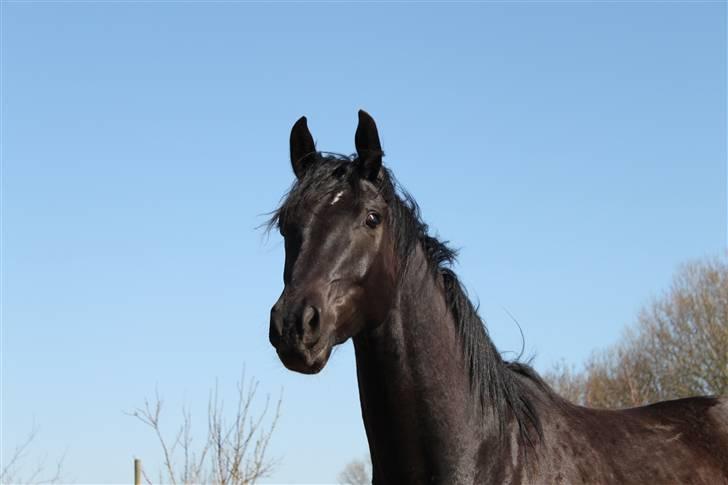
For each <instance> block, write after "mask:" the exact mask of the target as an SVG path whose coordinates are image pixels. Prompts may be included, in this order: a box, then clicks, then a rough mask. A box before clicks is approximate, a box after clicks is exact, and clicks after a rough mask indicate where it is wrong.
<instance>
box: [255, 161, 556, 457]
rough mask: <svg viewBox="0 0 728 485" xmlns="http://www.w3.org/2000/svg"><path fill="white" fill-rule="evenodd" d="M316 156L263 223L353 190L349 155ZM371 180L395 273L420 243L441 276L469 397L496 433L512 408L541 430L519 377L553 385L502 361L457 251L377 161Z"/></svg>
mask: <svg viewBox="0 0 728 485" xmlns="http://www.w3.org/2000/svg"><path fill="white" fill-rule="evenodd" d="M316 156H317V157H318V160H317V161H316V163H314V164H312V166H313V167H312V168H311V170H309V172H307V173H306V175H305V176H304V177H303V178H302V179H300V180H297V181H296V182H295V183H294V185H293V186H292V187H291V189H290V190H289V192H288V193H287V194H286V195H285V197H284V200H283V202H282V204H281V205H280V206H279V208H278V209H276V210H275V211H274V212H273V214H272V217H271V218H270V219H269V221H268V224H267V226H268V228H269V229H272V228H274V227H281V226H282V225H284V224H285V222H286V220H288V218H289V217H293V216H294V214H295V213H296V212H297V211H298V210H300V209H301V208H303V207H306V206H307V205H310V204H312V203H313V202H314V201H316V200H319V199H320V198H321V197H324V196H325V195H326V194H332V193H334V192H335V191H337V190H340V189H341V188H342V187H346V188H348V189H353V190H356V188H357V187H358V183H356V181H357V177H358V173H357V171H356V162H357V159H356V157H355V156H345V155H338V154H331V153H317V154H316ZM376 186H377V188H378V190H379V192H380V194H381V195H382V196H383V197H384V199H385V200H386V201H387V203H388V206H389V213H390V217H391V219H392V227H393V233H394V238H395V247H396V250H397V253H398V255H399V259H400V261H401V264H402V266H401V267H400V268H399V273H400V277H401V275H402V274H403V273H404V272H405V269H406V266H407V261H408V259H409V255H410V254H412V253H413V249H414V248H415V246H416V245H417V244H420V245H421V247H422V249H423V250H424V252H425V255H426V258H427V261H428V263H429V265H430V268H431V270H432V274H433V276H434V277H441V278H442V279H443V283H444V287H445V290H446V301H447V303H448V305H449V307H450V310H451V312H452V314H453V316H454V319H455V321H456V325H457V327H458V331H459V335H460V340H461V343H462V351H463V356H464V358H465V362H466V363H467V366H468V374H469V377H470V385H471V389H472V390H473V396H474V398H475V399H477V400H478V404H479V405H480V406H481V407H482V409H483V411H484V412H491V413H493V415H494V416H495V418H496V420H497V422H498V423H499V425H500V432H501V436H503V433H504V431H505V423H507V417H508V413H512V414H513V417H514V418H515V420H516V422H517V423H518V427H519V431H520V434H521V436H522V437H523V438H525V439H526V440H527V441H528V442H530V443H532V439H533V434H532V432H533V431H535V433H536V435H537V436H541V423H540V419H539V416H538V414H537V413H536V407H535V404H534V402H533V397H532V393H529V392H527V389H525V386H526V384H525V382H524V379H523V378H525V381H530V382H532V383H534V384H535V385H536V386H537V387H539V388H541V389H542V390H544V391H546V392H547V393H548V394H549V395H553V391H551V390H550V388H549V387H548V385H547V384H546V383H545V382H544V381H543V380H542V379H541V378H540V377H539V376H538V374H537V373H536V372H535V371H534V370H533V369H532V368H531V367H530V366H529V365H528V364H526V363H523V362H518V361H517V360H516V361H512V362H508V361H505V360H504V359H503V358H502V357H501V355H500V353H499V352H498V350H497V349H496V347H495V345H494V344H493V341H492V340H491V339H490V337H489V336H488V332H487V330H486V327H485V325H484V323H483V321H482V319H481V318H480V316H479V315H478V311H477V308H476V307H475V306H474V305H473V303H472V302H471V301H470V299H469V298H468V295H467V293H466V291H465V289H464V288H463V286H462V285H461V283H460V280H459V279H458V277H457V275H456V274H455V272H454V271H453V270H452V265H453V264H454V263H455V261H456V257H457V252H456V251H455V250H454V249H452V248H450V247H449V246H448V245H447V242H444V241H440V240H439V239H437V238H436V237H433V236H431V235H430V234H429V233H428V226H427V224H425V223H424V222H423V220H422V217H421V215H420V209H419V206H418V205H417V202H416V201H415V200H414V198H413V197H412V196H411V195H410V194H409V193H408V192H407V191H406V190H404V189H403V188H402V187H401V186H400V185H399V184H398V183H397V181H396V179H395V178H394V176H393V175H392V173H391V172H390V171H389V170H388V169H387V168H385V167H382V169H381V172H380V176H379V177H378V179H377V180H376Z"/></svg>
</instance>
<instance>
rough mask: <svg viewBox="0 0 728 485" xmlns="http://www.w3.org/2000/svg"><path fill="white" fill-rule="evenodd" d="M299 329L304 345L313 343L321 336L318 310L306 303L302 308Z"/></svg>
mask: <svg viewBox="0 0 728 485" xmlns="http://www.w3.org/2000/svg"><path fill="white" fill-rule="evenodd" d="M300 331H301V338H302V340H303V343H304V344H305V345H310V344H315V343H316V342H318V339H319V337H320V336H321V321H320V319H319V311H318V310H317V309H316V308H314V307H312V306H311V305H306V308H304V309H303V314H302V315H301V328H300Z"/></svg>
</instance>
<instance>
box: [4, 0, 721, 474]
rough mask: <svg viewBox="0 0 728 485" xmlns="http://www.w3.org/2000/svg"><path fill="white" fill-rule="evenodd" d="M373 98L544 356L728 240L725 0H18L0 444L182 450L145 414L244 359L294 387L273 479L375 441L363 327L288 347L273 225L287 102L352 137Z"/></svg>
mask: <svg viewBox="0 0 728 485" xmlns="http://www.w3.org/2000/svg"><path fill="white" fill-rule="evenodd" d="M359 108H364V109H366V110H367V111H369V112H370V113H371V114H372V115H373V116H374V117H375V119H376V120H377V123H378V125H379V129H380V135H381V139H382V144H383V147H384V150H385V151H386V153H387V156H386V158H385V163H387V164H388V165H389V167H391V168H392V169H393V170H394V172H395V174H396V175H397V177H398V178H399V180H400V181H401V182H402V184H403V185H404V186H405V187H406V188H407V189H408V190H409V191H410V192H412V193H413V194H414V196H415V197H416V199H417V200H418V201H419V202H420V204H421V206H422V211H423V214H424V216H425V219H426V221H427V222H429V223H430V225H431V227H432V228H433V229H434V230H436V232H437V233H439V234H440V235H441V236H442V237H443V238H445V239H448V240H450V241H451V242H452V243H453V245H454V246H456V247H458V248H460V249H461V256H460V261H459V264H458V266H457V268H456V269H457V271H458V273H459V274H460V275H461V277H462V279H463V281H464V282H465V284H466V285H467V287H468V289H469V291H470V293H471V295H472V296H473V297H474V298H476V299H477V300H478V301H479V302H480V304H481V314H482V315H483V317H484V318H485V319H486V321H487V322H488V327H489V329H490V333H491V335H492V337H493V339H494V340H495V342H496V345H497V346H498V347H499V349H501V350H502V351H515V352H517V351H519V350H520V347H521V338H520V334H519V331H518V328H517V327H516V325H515V324H514V323H513V321H512V320H511V318H510V317H509V316H508V313H509V312H510V313H511V314H513V315H514V316H515V317H516V318H517V319H518V321H519V322H520V325H521V327H522V329H523V333H524V335H525V347H526V355H527V356H534V357H535V360H534V364H535V366H536V368H537V369H539V370H546V369H548V368H550V367H551V366H552V365H553V364H554V363H556V362H559V361H560V360H562V359H563V360H564V361H566V362H567V363H572V364H575V365H579V363H581V362H582V361H583V360H584V359H585V358H586V357H587V356H588V355H589V354H590V352H592V350H594V349H598V348H602V347H604V346H605V345H608V344H610V343H612V342H614V341H616V339H618V338H619V336H620V333H621V332H622V329H623V328H624V326H625V325H627V324H629V323H630V322H632V321H633V319H634V316H635V314H636V312H637V311H638V309H639V308H640V306H641V305H643V304H645V303H646V302H648V301H649V299H650V298H651V297H653V296H655V295H658V294H659V293H660V292H661V291H662V290H663V289H665V288H666V287H667V285H668V284H669V281H670V278H671V274H672V273H673V271H674V270H675V268H676V266H677V265H678V264H679V263H681V262H684V261H686V260H690V259H694V258H700V257H703V256H707V255H714V254H716V253H718V252H720V251H723V250H724V249H725V247H726V7H725V4H724V3H722V2H714V3H698V2H685V3H680V2H678V3H636V2H635V3H632V2H614V3H604V2H602V3H584V2H569V3H566V2H564V3H536V2H527V3H503V2H499V3H485V2H483V3H458V4H452V3H448V4H445V3H442V4H438V3H427V4H424V3H420V4H411V3H409V4H408V3H401V2H399V3H395V4H384V3H341V4H332V3H314V2H307V3H296V4H293V3H276V4H262V3H242V2H226V3H203V2H192V3H182V2H164V3H162V2H153V3H141V2H115V3H110V2H109V3H107V2H75V3H69V2H35V3H24V2H14V3H6V2H3V4H2V159H3V168H2V175H3V180H2V201H3V209H2V226H3V227H2V229H3V234H2V243H3V262H2V263H3V268H2V284H3V287H2V298H3V306H2V318H3V329H2V335H3V342H2V364H3V368H2V384H3V389H2V391H3V394H2V444H3V447H4V448H5V449H4V450H3V454H4V456H7V452H8V450H7V448H8V447H10V446H12V445H13V444H14V443H17V442H18V441H19V440H20V438H21V437H22V436H23V434H24V433H25V432H27V430H28V429H29V428H30V426H31V424H32V422H33V421H35V422H36V423H37V424H38V425H39V426H40V435H39V441H38V443H37V447H36V448H35V453H36V454H34V455H33V456H31V457H30V458H31V461H32V460H34V459H35V457H36V456H39V455H40V454H42V453H47V454H48V456H49V457H50V458H53V457H55V456H58V455H60V454H61V453H63V451H64V450H67V455H66V461H65V469H66V477H67V478H69V479H71V480H74V481H76V482H109V483H110V482H124V481H126V482H128V481H129V480H130V479H131V472H132V458H133V456H138V457H141V458H142V459H143V460H144V463H145V464H146V466H147V467H148V468H152V469H155V468H156V466H157V464H158V463H159V461H158V460H159V457H160V453H159V450H158V448H157V446H156V443H155V441H154V436H153V435H152V433H151V432H150V431H149V430H147V429H146V428H144V427H143V425H142V424H140V423H138V422H136V421H135V420H134V419H133V418H130V417H128V416H126V415H125V414H124V411H127V410H131V409H133V408H134V407H136V406H140V405H141V404H143V401H144V397H145V396H153V394H154V389H155V386H156V387H157V388H158V389H159V392H160V394H161V395H162V396H163V397H164V399H165V405H166V408H165V414H164V418H165V419H167V424H168V425H173V424H177V423H179V421H180V407H181V406H182V405H183V404H186V405H188V406H190V407H191V408H192V412H193V419H197V421H195V422H196V423H198V424H197V429H202V428H204V427H205V426H206V423H205V419H206V418H205V412H206V408H205V404H206V400H207V393H208V390H209V389H210V387H212V386H213V385H214V383H215V380H216V379H217V380H218V382H219V385H220V389H221V394H223V395H224V396H226V397H227V399H228V400H230V399H231V397H232V395H233V393H234V387H235V382H236V379H237V378H238V376H239V374H240V372H241V369H242V368H243V366H244V365H245V366H247V371H248V373H249V374H254V375H255V376H257V377H258V378H259V379H260V381H261V392H262V393H266V392H269V393H272V394H276V393H278V392H279V391H280V390H281V389H284V393H285V396H284V406H283V418H282V420H281V422H280V427H279V429H278V432H277V433H276V435H275V437H274V440H273V443H272V448H271V456H273V457H276V458H279V459H280V466H279V467H278V469H277V470H276V472H275V474H274V475H273V476H272V477H271V478H270V482H272V483H282V482H296V483H311V482H333V481H334V480H335V478H336V475H337V473H338V471H339V470H340V469H341V468H342V467H343V466H344V464H345V463H347V462H348V461H349V460H351V459H352V458H359V457H362V456H363V455H364V454H365V453H366V440H365V437H364V432H363V427H362V424H361V417H360V412H359V402H358V395H357V387H356V377H355V367H354V358H353V350H352V346H351V344H350V343H347V344H345V345H343V346H342V347H341V348H340V349H339V350H338V352H337V353H336V354H335V355H334V357H333V358H332V360H331V361H330V362H329V364H328V366H327V368H326V369H325V370H324V371H323V372H322V373H321V374H319V375H316V376H303V375H298V374H293V373H291V372H289V371H287V370H285V369H284V368H283V366H282V364H281V363H280V362H279V361H278V359H277V357H276V355H275V352H274V351H273V349H272V348H271V346H270V344H269V343H268V337H267V334H268V312H269V309H270V306H271V305H272V304H273V303H274V301H275V300H276V298H277V296H278V294H279V293H280V291H281V289H282V276H281V275H282V266H283V247H282V244H281V240H280V237H279V236H278V235H277V234H272V235H271V236H270V238H269V239H266V238H265V236H264V234H263V233H262V231H261V230H259V229H256V227H257V226H259V225H260V224H261V223H262V222H263V221H264V220H265V215H264V214H265V213H266V212H268V211H270V210H271V209H273V208H274V207H275V206H276V204H277V202H278V201H279V198H280V197H281V195H282V194H283V193H284V192H285V190H286V188H287V187H288V186H289V185H290V183H291V182H292V180H293V174H292V172H291V169H290V165H289V161H288V135H289V130H290V127H291V125H292V124H293V122H294V121H295V120H296V119H297V118H298V117H299V116H301V115H304V114H305V115H306V116H307V117H308V119H309V126H310V128H311V130H312V132H313V134H314V137H315V138H316V140H317V142H318V146H319V148H320V149H324V150H328V151H336V152H343V153H351V152H352V151H353V150H354V148H353V147H354V143H353V138H354V130H355V127H356V111H357V110H358V109H359ZM505 355H506V356H512V355H513V354H510V353H506V354H505ZM168 429H170V431H171V427H170V428H168Z"/></svg>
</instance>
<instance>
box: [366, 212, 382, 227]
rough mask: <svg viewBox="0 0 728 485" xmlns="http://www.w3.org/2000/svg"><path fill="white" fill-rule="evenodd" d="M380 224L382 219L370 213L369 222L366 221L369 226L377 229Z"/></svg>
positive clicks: (368, 215) (374, 213)
mask: <svg viewBox="0 0 728 485" xmlns="http://www.w3.org/2000/svg"><path fill="white" fill-rule="evenodd" d="M380 222H382V218H381V216H380V215H379V214H377V213H376V212H370V213H369V214H367V220H366V224H367V226H369V227H371V228H374V227H377V226H378V225H379V223H380Z"/></svg>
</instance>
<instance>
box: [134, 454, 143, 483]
mask: <svg viewBox="0 0 728 485" xmlns="http://www.w3.org/2000/svg"><path fill="white" fill-rule="evenodd" d="M134 485H142V461H141V460H140V459H139V458H134Z"/></svg>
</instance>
